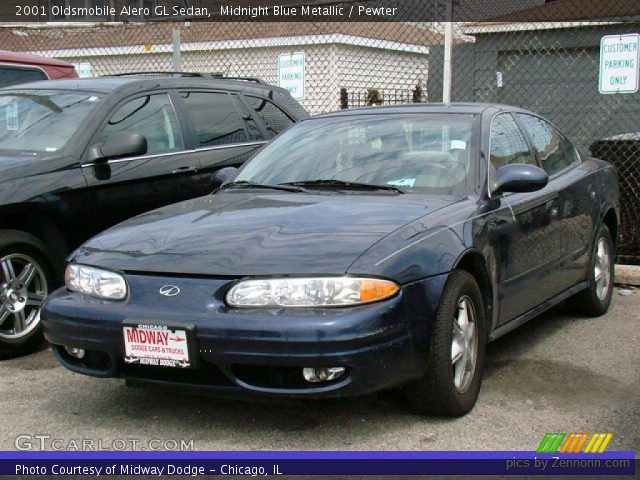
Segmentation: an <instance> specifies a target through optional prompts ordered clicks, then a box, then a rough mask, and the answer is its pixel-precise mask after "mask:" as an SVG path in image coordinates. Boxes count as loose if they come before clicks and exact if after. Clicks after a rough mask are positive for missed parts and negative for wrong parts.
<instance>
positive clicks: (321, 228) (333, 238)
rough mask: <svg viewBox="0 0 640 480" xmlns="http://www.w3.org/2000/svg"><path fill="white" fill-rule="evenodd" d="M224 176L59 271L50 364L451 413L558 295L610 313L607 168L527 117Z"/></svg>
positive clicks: (315, 141)
mask: <svg viewBox="0 0 640 480" xmlns="http://www.w3.org/2000/svg"><path fill="white" fill-rule="evenodd" d="M236 174H237V176H235V178H233V177H234V175H236ZM223 179H225V181H224V183H223V185H222V186H221V187H220V188H219V189H218V190H217V192H216V193H215V194H213V195H210V196H206V197H202V198H198V199H195V200H191V201H187V202H183V203H178V204H175V205H172V206H169V207H165V208H162V209H159V210H155V211H152V212H150V213H147V214H144V215H141V216H139V217H136V218H134V219H132V220H129V221H127V222H125V223H122V224H120V225H119V226H116V227H114V228H112V229H110V230H107V231H106V232H104V233H102V234H101V235H99V236H97V237H95V238H93V239H92V240H90V241H89V242H88V243H86V244H85V245H84V246H82V247H81V248H80V249H78V250H77V251H76V252H75V253H74V254H73V255H72V257H71V259H70V262H71V263H70V264H69V266H68V268H67V271H66V288H62V289H60V290H58V291H57V292H55V293H54V294H53V295H51V296H50V298H49V299H48V301H47V302H46V304H45V306H44V309H43V322H44V332H45V336H46V338H47V339H48V340H49V341H50V342H51V343H52V344H53V345H54V351H55V355H56V356H57V358H58V360H59V361H60V362H61V363H62V364H63V365H64V366H65V367H67V368H69V369H70V370H73V371H75V372H79V373H83V374H87V375H94V376H98V377H122V378H125V379H126V380H127V382H128V383H131V384H153V385H158V386H174V387H178V388H208V389H221V390H225V389H235V390H242V389H244V390H246V391H251V392H257V393H263V394H271V395H283V396H298V397H330V396H331V397H339V396H346V395H358V394H364V393H367V392H372V391H376V390H381V389H385V388H389V387H396V386H403V387H405V391H406V392H407V398H408V400H409V401H410V403H411V404H412V405H413V406H414V407H415V408H416V409H418V410H420V411H423V412H429V413H433V414H439V415H452V416H456V415H462V414H464V413H466V412H468V411H469V410H470V409H471V408H472V407H473V405H474V403H475V401H476V399H477V396H478V392H479V389H480V383H481V379H482V369H483V363H484V354H485V345H486V343H487V342H488V341H490V340H493V339H495V338H497V337H499V336H501V335H503V334H505V333H507V332H508V331H510V330H511V329H513V328H515V327H517V326H519V325H521V324H522V323H523V322H525V321H527V320H529V319H530V318H532V317H534V316H536V315H538V314H539V313H541V312H542V311H544V310H546V309H548V308H549V307H551V306H553V305H554V304H556V303H558V302H560V301H562V300H565V299H568V298H569V297H572V300H574V301H575V302H574V303H575V305H576V308H579V309H581V311H583V312H584V313H585V314H586V315H591V316H596V315H601V314H603V313H604V312H606V310H607V309H608V307H609V304H610V302H611V295H612V289H613V284H612V275H613V263H614V262H613V259H614V252H615V239H616V231H617V226H618V207H619V205H618V203H619V201H618V186H617V179H616V175H615V172H614V169H613V168H612V166H611V165H609V164H608V163H606V162H603V161H601V160H597V159H594V158H588V157H581V156H580V155H579V154H578V152H577V151H576V149H575V148H574V147H573V146H572V144H571V143H570V142H569V141H568V140H567V139H566V138H565V136H564V135H563V134H562V133H560V132H559V131H558V130H557V129H556V128H555V127H554V126H553V125H551V124H550V123H548V122H547V121H545V120H544V119H542V118H540V117H539V116H537V115H535V114H533V113H531V112H528V111H524V110H519V109H515V108H510V107H504V106H495V105H476V104H468V105H463V104H453V105H450V106H443V105H418V106H400V107H389V108H386V107H383V108H375V109H367V110H352V111H345V112H340V113H334V114H329V115H323V116H319V117H315V118H313V119H309V120H305V121H303V122H301V123H300V124H297V125H295V126H293V127H292V128H290V129H289V130H288V131H286V132H285V133H283V134H282V135H281V136H279V137H278V138H276V139H275V140H274V141H273V142H272V143H270V144H269V145H268V146H267V147H265V148H264V149H263V150H262V151H260V152H259V153H258V154H257V155H256V156H255V157H254V158H253V159H252V160H251V161H250V162H249V163H247V164H246V165H245V166H244V167H243V168H242V169H241V171H240V172H239V173H238V172H234V171H230V170H229V169H225V170H224V171H220V172H219V173H218V174H217V176H216V177H215V178H214V179H213V180H214V183H215V182H219V183H221V182H222V180H223Z"/></svg>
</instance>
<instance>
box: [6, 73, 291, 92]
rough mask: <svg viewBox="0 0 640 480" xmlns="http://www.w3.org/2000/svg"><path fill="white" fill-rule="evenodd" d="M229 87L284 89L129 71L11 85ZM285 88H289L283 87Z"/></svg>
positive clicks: (110, 88)
mask: <svg viewBox="0 0 640 480" xmlns="http://www.w3.org/2000/svg"><path fill="white" fill-rule="evenodd" d="M184 86H188V87H191V88H211V87H218V88H225V89H231V90H246V89H268V90H281V89H280V87H276V86H274V85H268V84H266V83H260V82H257V81H248V80H241V79H231V78H224V77H215V76H211V77H189V76H162V75H139V76H137V75H126V76H105V77H95V78H76V79H64V80H46V81H39V82H30V83H23V84H20V85H15V86H12V87H9V88H15V89H20V90H24V89H29V90H45V89H46V90H85V91H92V92H99V93H110V92H113V91H115V90H119V89H126V88H129V87H131V88H136V87H137V88H144V87H151V88H153V87H159V88H172V87H184ZM282 91H283V92H286V90H284V89H282Z"/></svg>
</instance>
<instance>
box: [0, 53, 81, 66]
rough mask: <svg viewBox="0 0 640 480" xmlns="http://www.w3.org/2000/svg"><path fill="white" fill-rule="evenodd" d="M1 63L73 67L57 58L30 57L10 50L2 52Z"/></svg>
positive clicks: (0, 54)
mask: <svg viewBox="0 0 640 480" xmlns="http://www.w3.org/2000/svg"><path fill="white" fill-rule="evenodd" d="M0 62H11V63H21V64H28V65H51V66H54V67H73V65H72V64H70V63H69V62H65V61H62V60H58V59H56V58H48V57H41V56H39V55H28V54H26V53H15V52H10V51H8V50H0Z"/></svg>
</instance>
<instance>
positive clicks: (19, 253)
mask: <svg viewBox="0 0 640 480" xmlns="http://www.w3.org/2000/svg"><path fill="white" fill-rule="evenodd" d="M45 251H46V249H45V246H44V245H43V244H42V242H40V240H38V239H37V238H36V237H34V236H33V235H30V234H28V233H25V232H20V231H17V230H0V358H10V357H15V356H18V355H24V354H26V353H30V352H33V351H35V350H36V349H37V348H38V347H39V346H40V345H41V343H42V332H41V329H40V311H41V309H42V303H43V301H44V299H45V297H46V296H47V294H48V293H49V291H50V289H51V285H52V283H51V278H52V277H51V273H50V270H49V267H48V264H47V261H46V254H45Z"/></svg>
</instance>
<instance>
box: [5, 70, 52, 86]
mask: <svg viewBox="0 0 640 480" xmlns="http://www.w3.org/2000/svg"><path fill="white" fill-rule="evenodd" d="M46 79H47V76H46V75H45V74H44V72H43V71H42V70H38V69H36V68H17V67H7V66H0V87H6V86H7V85H15V84H18V83H25V82H35V81H38V80H46Z"/></svg>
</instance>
